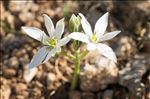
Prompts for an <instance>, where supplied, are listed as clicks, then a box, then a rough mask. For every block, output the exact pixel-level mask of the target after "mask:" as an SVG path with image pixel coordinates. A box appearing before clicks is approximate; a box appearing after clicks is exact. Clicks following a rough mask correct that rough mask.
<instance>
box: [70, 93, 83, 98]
mask: <svg viewBox="0 0 150 99" xmlns="http://www.w3.org/2000/svg"><path fill="white" fill-rule="evenodd" d="M69 99H81V92H80V91H71V92H70V93H69Z"/></svg>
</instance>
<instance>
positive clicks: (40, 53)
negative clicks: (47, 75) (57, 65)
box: [29, 46, 49, 69]
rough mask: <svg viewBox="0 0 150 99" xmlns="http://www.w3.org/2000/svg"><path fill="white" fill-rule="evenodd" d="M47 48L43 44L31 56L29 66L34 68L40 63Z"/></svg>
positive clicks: (46, 52)
mask: <svg viewBox="0 0 150 99" xmlns="http://www.w3.org/2000/svg"><path fill="white" fill-rule="evenodd" d="M48 52H49V50H47V47H46V46H44V47H42V48H41V49H39V51H38V52H37V53H36V54H35V55H34V56H33V58H32V60H31V63H30V64H29V68H30V69H31V68H34V67H36V66H38V65H40V64H42V62H43V60H44V59H45V57H46V56H47V54H48Z"/></svg>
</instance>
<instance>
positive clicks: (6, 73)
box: [4, 68, 16, 78]
mask: <svg viewBox="0 0 150 99" xmlns="http://www.w3.org/2000/svg"><path fill="white" fill-rule="evenodd" d="M15 75H16V71H15V70H14V69H12V68H7V69H4V77H6V78H11V77H14V76H15Z"/></svg>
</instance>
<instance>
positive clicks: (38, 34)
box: [22, 27, 48, 43]
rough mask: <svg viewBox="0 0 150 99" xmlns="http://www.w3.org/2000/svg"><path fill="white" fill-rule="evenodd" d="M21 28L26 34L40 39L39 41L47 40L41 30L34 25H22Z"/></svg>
mask: <svg viewBox="0 0 150 99" xmlns="http://www.w3.org/2000/svg"><path fill="white" fill-rule="evenodd" d="M22 29H23V30H24V31H25V32H26V34H27V35H29V36H30V37H32V38H34V39H36V40H38V41H40V42H43V43H44V42H45V40H47V38H48V37H47V35H46V34H45V33H44V32H43V31H41V30H40V29H38V28H35V27H22Z"/></svg>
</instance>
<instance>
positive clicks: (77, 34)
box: [68, 32, 90, 43]
mask: <svg viewBox="0 0 150 99" xmlns="http://www.w3.org/2000/svg"><path fill="white" fill-rule="evenodd" d="M68 37H69V38H72V39H75V40H79V41H81V42H85V43H88V42H90V40H89V38H88V36H87V35H85V34H83V33H80V32H73V33H71V34H70V35H68Z"/></svg>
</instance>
